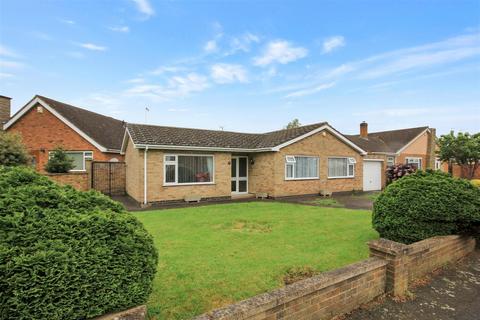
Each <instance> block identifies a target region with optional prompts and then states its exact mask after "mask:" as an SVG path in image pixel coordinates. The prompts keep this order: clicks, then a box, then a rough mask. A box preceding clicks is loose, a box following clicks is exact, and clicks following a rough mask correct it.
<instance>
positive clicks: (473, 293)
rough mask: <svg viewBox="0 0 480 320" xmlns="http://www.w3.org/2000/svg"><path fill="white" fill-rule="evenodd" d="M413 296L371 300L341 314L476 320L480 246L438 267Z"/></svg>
mask: <svg viewBox="0 0 480 320" xmlns="http://www.w3.org/2000/svg"><path fill="white" fill-rule="evenodd" d="M411 292H412V293H413V299H412V300H409V301H406V302H395V301H393V300H392V299H390V298H388V299H386V300H385V301H384V302H383V303H371V304H370V305H369V306H367V307H366V308H363V309H358V310H355V311H353V312H352V313H351V314H349V315H347V316H345V317H342V319H345V320H387V319H393V320H474V319H475V320H476V319H480V250H478V249H477V251H476V252H474V253H473V254H472V255H470V256H469V257H467V258H466V259H464V260H463V261H461V262H459V263H458V264H456V265H454V266H451V267H448V268H445V269H443V270H441V271H439V274H436V275H434V276H433V278H432V279H431V281H429V282H428V283H423V285H422V286H419V287H417V288H415V289H412V290H411Z"/></svg>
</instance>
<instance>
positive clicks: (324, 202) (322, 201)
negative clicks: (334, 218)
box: [307, 198, 344, 208]
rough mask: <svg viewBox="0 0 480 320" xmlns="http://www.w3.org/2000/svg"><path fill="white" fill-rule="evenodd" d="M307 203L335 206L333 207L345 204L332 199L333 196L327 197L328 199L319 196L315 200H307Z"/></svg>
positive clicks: (340, 206)
mask: <svg viewBox="0 0 480 320" xmlns="http://www.w3.org/2000/svg"><path fill="white" fill-rule="evenodd" d="M307 203H311V204H316V205H320V206H323V207H333V208H342V207H344V205H343V204H341V203H340V202H338V201H337V200H335V199H332V198H326V199H321V198H318V199H315V200H310V201H307Z"/></svg>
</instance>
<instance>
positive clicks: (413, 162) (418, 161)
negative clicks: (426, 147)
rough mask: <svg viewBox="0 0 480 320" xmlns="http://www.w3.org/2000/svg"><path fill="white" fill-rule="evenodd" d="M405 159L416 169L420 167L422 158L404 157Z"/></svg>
mask: <svg viewBox="0 0 480 320" xmlns="http://www.w3.org/2000/svg"><path fill="white" fill-rule="evenodd" d="M405 161H406V163H407V164H410V165H412V167H414V168H415V169H417V170H421V169H422V158H405Z"/></svg>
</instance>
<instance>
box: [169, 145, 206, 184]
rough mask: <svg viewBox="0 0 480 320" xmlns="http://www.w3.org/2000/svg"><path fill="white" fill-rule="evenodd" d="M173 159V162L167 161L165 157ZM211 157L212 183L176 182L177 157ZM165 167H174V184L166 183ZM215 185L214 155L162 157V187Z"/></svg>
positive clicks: (171, 154) (191, 154)
mask: <svg viewBox="0 0 480 320" xmlns="http://www.w3.org/2000/svg"><path fill="white" fill-rule="evenodd" d="M172 156H173V157H175V161H167V160H166V159H167V157H172ZM179 156H185V157H212V161H213V165H212V171H213V172H212V181H209V182H184V183H179V182H178V157H179ZM167 165H175V182H167V181H166V180H167V174H166V173H167ZM208 184H215V155H213V154H196V153H168V154H164V155H163V185H164V186H166V187H172V186H191V185H195V186H197V185H208Z"/></svg>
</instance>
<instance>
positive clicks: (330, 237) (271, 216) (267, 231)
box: [134, 202, 378, 320]
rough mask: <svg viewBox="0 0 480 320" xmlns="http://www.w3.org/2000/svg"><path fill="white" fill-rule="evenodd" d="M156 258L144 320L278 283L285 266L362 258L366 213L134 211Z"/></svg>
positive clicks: (226, 208)
mask: <svg viewBox="0 0 480 320" xmlns="http://www.w3.org/2000/svg"><path fill="white" fill-rule="evenodd" d="M134 214H135V216H137V217H138V218H139V219H140V220H141V221H142V222H143V223H144V225H145V227H146V228H147V229H148V231H149V232H150V233H151V234H152V235H153V237H154V239H155V244H156V247H157V248H158V251H159V254H160V262H159V264H158V272H157V275H156V278H155V280H154V290H153V292H152V294H151V296H150V298H149V301H148V309H149V317H150V319H157V320H160V319H162V320H163V319H188V318H191V317H193V316H194V315H198V314H201V313H203V312H206V311H209V310H211V309H214V308H218V307H221V306H224V305H226V304H229V303H232V302H235V301H239V300H242V299H245V298H248V297H251V296H254V295H256V294H259V293H262V292H266V291H269V290H271V289H274V288H277V287H280V286H282V285H283V278H284V276H285V274H286V272H287V271H288V270H291V268H302V267H304V266H311V267H312V268H314V269H315V270H317V271H326V270H330V269H334V268H337V267H340V266H343V265H346V264H349V263H352V262H355V261H358V260H361V259H364V258H367V256H368V249H367V246H366V245H365V242H367V241H368V240H370V239H374V238H377V237H378V235H377V233H376V232H375V231H374V230H373V229H372V228H371V222H370V220H371V213H370V212H369V211H364V210H348V209H340V208H323V207H314V206H305V205H296V204H288V203H275V202H274V203H272V202H269V203H261V202H250V203H236V204H221V205H210V206H204V207H195V208H181V209H170V210H159V211H146V212H139V213H134Z"/></svg>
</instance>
